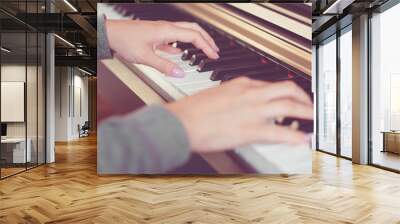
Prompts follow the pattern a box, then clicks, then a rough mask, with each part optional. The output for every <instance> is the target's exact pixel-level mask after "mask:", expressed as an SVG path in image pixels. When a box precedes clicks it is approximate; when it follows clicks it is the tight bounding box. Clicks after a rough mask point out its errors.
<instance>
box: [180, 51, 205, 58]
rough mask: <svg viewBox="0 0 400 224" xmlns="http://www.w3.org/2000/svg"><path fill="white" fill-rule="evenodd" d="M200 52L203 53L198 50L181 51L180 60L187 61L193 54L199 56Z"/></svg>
mask: <svg viewBox="0 0 400 224" xmlns="http://www.w3.org/2000/svg"><path fill="white" fill-rule="evenodd" d="M201 52H203V51H202V50H201V49H198V48H191V49H186V50H184V51H183V54H182V57H181V59H182V60H184V61H186V60H189V59H191V58H192V56H193V55H194V54H199V53H201Z"/></svg>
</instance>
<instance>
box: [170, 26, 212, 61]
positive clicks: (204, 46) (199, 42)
mask: <svg viewBox="0 0 400 224" xmlns="http://www.w3.org/2000/svg"><path fill="white" fill-rule="evenodd" d="M166 33H167V35H168V36H167V37H166V40H167V42H175V41H181V42H185V43H192V44H193V45H194V46H196V47H197V48H199V49H201V50H202V51H203V52H204V54H206V55H207V57H209V58H212V59H218V58H219V56H218V54H217V52H216V51H215V50H214V49H213V48H212V47H211V46H210V44H209V43H208V42H207V41H206V40H205V39H204V38H203V37H202V36H201V34H200V32H198V31H195V30H191V29H185V28H180V27H177V26H174V28H173V30H169V31H168V32H166Z"/></svg>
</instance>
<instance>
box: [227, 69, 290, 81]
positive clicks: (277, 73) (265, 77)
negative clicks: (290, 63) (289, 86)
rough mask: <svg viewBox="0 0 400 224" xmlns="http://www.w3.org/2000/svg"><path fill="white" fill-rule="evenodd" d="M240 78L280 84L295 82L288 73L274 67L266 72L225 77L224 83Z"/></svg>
mask: <svg viewBox="0 0 400 224" xmlns="http://www.w3.org/2000/svg"><path fill="white" fill-rule="evenodd" d="M240 76H246V77H249V78H251V79H256V80H261V81H268V82H278V81H285V80H293V78H292V77H288V73H287V72H285V71H284V70H282V69H281V68H279V67H274V68H273V69H266V70H264V71H251V72H247V73H245V74H237V75H231V76H224V77H223V79H222V81H228V80H231V79H234V78H237V77H240Z"/></svg>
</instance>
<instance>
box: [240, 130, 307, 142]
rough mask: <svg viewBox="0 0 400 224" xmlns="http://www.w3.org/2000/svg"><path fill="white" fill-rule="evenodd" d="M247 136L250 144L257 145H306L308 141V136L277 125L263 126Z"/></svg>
mask: <svg viewBox="0 0 400 224" xmlns="http://www.w3.org/2000/svg"><path fill="white" fill-rule="evenodd" d="M248 134H249V135H251V136H249V139H250V140H251V142H258V143H287V144H307V143H309V141H310V138H309V136H308V134H305V133H303V132H301V131H296V130H293V129H290V128H288V127H283V126H279V125H263V126H262V127H259V128H256V129H252V130H251V131H249V133H248Z"/></svg>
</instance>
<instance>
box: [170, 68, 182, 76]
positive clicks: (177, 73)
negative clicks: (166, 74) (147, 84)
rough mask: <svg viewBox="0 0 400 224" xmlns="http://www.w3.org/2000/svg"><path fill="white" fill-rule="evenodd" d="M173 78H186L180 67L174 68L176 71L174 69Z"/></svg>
mask: <svg viewBox="0 0 400 224" xmlns="http://www.w3.org/2000/svg"><path fill="white" fill-rule="evenodd" d="M171 76H173V77H176V78H183V77H185V72H184V71H183V70H182V69H181V68H179V67H174V69H172V72H171Z"/></svg>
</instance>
